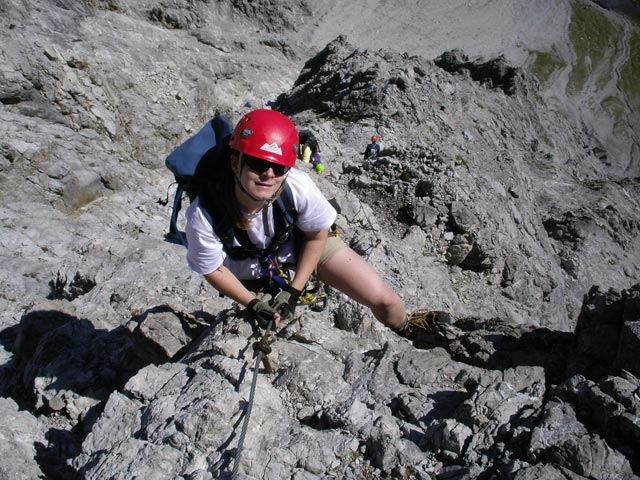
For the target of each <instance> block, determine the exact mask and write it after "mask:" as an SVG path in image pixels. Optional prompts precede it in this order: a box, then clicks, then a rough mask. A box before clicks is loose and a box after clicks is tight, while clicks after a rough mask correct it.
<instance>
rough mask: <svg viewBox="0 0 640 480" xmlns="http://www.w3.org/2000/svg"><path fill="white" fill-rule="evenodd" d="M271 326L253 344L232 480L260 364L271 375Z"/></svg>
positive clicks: (240, 454) (237, 464)
mask: <svg viewBox="0 0 640 480" xmlns="http://www.w3.org/2000/svg"><path fill="white" fill-rule="evenodd" d="M272 326H273V320H272V321H270V322H269V325H267V329H266V330H265V332H264V335H262V338H261V339H260V340H258V341H257V342H254V344H253V351H254V355H255V357H256V363H255V365H254V367H253V380H252V381H251V391H250V393H249V401H248V402H247V409H246V411H245V413H244V423H243V424H242V432H241V433H240V438H239V439H238V448H237V449H236V456H235V458H234V463H233V473H232V475H231V478H232V480H235V479H236V476H237V474H238V467H239V466H240V457H241V456H242V447H243V445H244V437H245V436H246V434H247V427H248V426H249V419H250V418H251V409H252V408H253V398H254V396H255V393H256V383H257V382H258V373H259V372H260V362H262V363H263V365H264V367H265V370H266V371H267V373H273V368H272V367H271V363H270V362H269V359H268V357H267V355H269V353H271V343H273V340H272V339H271V327H272Z"/></svg>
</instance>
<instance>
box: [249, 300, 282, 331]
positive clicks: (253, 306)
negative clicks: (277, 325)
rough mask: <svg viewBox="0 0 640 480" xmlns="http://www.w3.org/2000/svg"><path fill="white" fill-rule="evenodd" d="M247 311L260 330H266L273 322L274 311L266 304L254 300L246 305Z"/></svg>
mask: <svg viewBox="0 0 640 480" xmlns="http://www.w3.org/2000/svg"><path fill="white" fill-rule="evenodd" d="M247 310H248V311H249V313H250V314H251V315H252V316H253V318H255V320H256V322H258V325H259V326H260V327H261V328H267V327H268V326H269V322H272V321H273V318H274V315H275V314H276V310H275V309H274V308H273V307H271V306H270V305H269V304H268V303H267V302H263V301H262V300H258V299H257V298H254V299H253V300H251V301H250V302H249V303H248V304H247Z"/></svg>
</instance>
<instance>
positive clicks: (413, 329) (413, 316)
mask: <svg viewBox="0 0 640 480" xmlns="http://www.w3.org/2000/svg"><path fill="white" fill-rule="evenodd" d="M447 323H451V315H449V314H448V313H447V312H440V311H431V310H427V309H425V308H418V309H416V310H413V311H412V312H410V313H408V314H407V320H406V321H405V323H404V325H403V326H402V327H400V328H398V329H394V332H396V333H397V334H398V335H400V336H401V337H404V338H406V339H407V340H411V341H413V340H415V339H416V338H419V337H421V336H424V335H426V334H428V333H429V332H432V331H433V330H434V329H435V328H436V326H437V325H438V324H447Z"/></svg>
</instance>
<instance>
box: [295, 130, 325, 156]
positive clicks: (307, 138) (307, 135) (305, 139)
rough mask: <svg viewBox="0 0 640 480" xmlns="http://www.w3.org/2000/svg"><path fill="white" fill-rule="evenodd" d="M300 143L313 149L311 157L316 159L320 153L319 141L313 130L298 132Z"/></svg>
mask: <svg viewBox="0 0 640 480" xmlns="http://www.w3.org/2000/svg"><path fill="white" fill-rule="evenodd" d="M298 141H299V142H300V144H307V145H308V146H309V148H310V149H311V156H312V157H314V156H315V154H316V153H318V152H319V151H320V146H319V145H318V140H317V139H316V137H315V135H314V134H313V133H312V132H311V130H300V131H299V132H298Z"/></svg>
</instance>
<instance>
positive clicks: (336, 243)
mask: <svg viewBox="0 0 640 480" xmlns="http://www.w3.org/2000/svg"><path fill="white" fill-rule="evenodd" d="M346 246H347V244H346V243H344V241H343V240H342V239H341V238H340V237H339V236H338V235H336V234H332V233H329V238H327V243H326V244H325V246H324V250H323V251H322V255H320V260H318V267H321V266H322V265H324V264H325V263H327V262H328V261H329V259H330V258H331V257H333V255H334V254H335V253H336V252H337V251H338V250H342V249H343V248H344V247H346ZM318 267H316V270H317V268H318Z"/></svg>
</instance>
